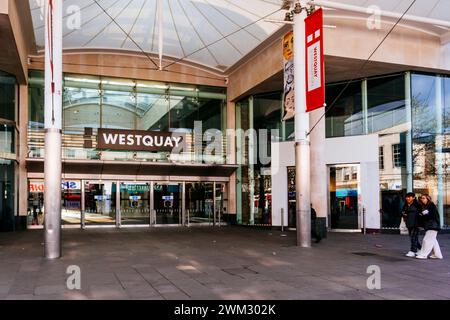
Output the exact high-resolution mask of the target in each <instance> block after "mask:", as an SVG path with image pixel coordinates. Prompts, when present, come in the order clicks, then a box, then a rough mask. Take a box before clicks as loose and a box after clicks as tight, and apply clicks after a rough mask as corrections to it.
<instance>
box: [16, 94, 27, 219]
mask: <svg viewBox="0 0 450 320" xmlns="http://www.w3.org/2000/svg"><path fill="white" fill-rule="evenodd" d="M18 155H19V195H18V196H19V216H21V217H26V216H27V214H28V213H27V212H28V177H27V157H28V85H21V86H19V150H18Z"/></svg>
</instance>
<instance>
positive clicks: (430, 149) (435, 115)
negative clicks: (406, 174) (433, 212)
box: [412, 74, 444, 213]
mask: <svg viewBox="0 0 450 320" xmlns="http://www.w3.org/2000/svg"><path fill="white" fill-rule="evenodd" d="M442 98H443V97H442V83H441V81H440V78H438V77H435V76H429V75H421V74H414V75H413V76H412V108H413V109H412V111H413V154H412V157H413V162H414V192H416V193H418V194H423V193H427V194H430V196H431V197H432V199H433V202H434V203H436V204H437V205H438V210H439V212H440V213H443V201H444V199H443V197H442V196H443V190H442V189H443V185H442V183H443V181H442V179H441V178H442V174H443V172H442V163H441V164H440V167H441V168H439V166H438V164H439V159H440V157H441V155H442V150H440V148H441V147H439V143H438V141H439V140H440V139H441V138H442V131H443V130H442V129H443V128H442V125H443V121H442V118H443V117H442V113H443V105H442V104H443V101H442ZM439 189H440V190H439Z"/></svg>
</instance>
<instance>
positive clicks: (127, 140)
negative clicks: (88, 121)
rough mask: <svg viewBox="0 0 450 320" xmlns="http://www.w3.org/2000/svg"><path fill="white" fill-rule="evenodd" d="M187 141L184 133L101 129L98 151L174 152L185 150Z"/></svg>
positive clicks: (99, 131)
mask: <svg viewBox="0 0 450 320" xmlns="http://www.w3.org/2000/svg"><path fill="white" fill-rule="evenodd" d="M185 141H186V135H185V134H183V133H172V132H157V131H134V130H116V129H99V130H98V141H97V149H99V150H118V151H149V152H174V151H176V150H180V149H181V148H183V147H184V143H185Z"/></svg>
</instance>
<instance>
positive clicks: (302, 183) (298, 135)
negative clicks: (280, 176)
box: [294, 10, 311, 248]
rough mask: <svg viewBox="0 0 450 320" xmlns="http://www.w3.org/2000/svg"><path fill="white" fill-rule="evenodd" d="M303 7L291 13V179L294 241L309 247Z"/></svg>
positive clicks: (307, 116)
mask: <svg viewBox="0 0 450 320" xmlns="http://www.w3.org/2000/svg"><path fill="white" fill-rule="evenodd" d="M306 17H307V13H306V10H302V11H301V13H296V14H294V63H295V71H294V72H295V174H296V176H295V180H296V181H295V182H296V191H297V192H296V194H297V195H296V198H297V199H296V200H297V245H298V246H299V247H303V248H310V247H311V189H310V187H311V175H310V139H309V136H308V132H309V125H310V123H309V114H308V113H307V112H306V83H305V82H306V66H305V61H306V59H305V55H306V53H305V50H306V49H305V46H306V45H305V19H306Z"/></svg>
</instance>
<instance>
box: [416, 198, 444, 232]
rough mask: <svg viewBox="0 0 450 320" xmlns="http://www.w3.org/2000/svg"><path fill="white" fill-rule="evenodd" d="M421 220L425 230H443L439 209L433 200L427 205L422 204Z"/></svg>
mask: <svg viewBox="0 0 450 320" xmlns="http://www.w3.org/2000/svg"><path fill="white" fill-rule="evenodd" d="M426 211H428V214H426ZM420 220H421V222H422V223H421V224H422V227H423V228H424V229H425V231H430V230H433V231H440V230H441V217H440V216H439V212H438V209H437V207H436V205H435V204H434V203H433V202H429V203H428V204H427V205H426V206H422V210H421V211H420Z"/></svg>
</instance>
